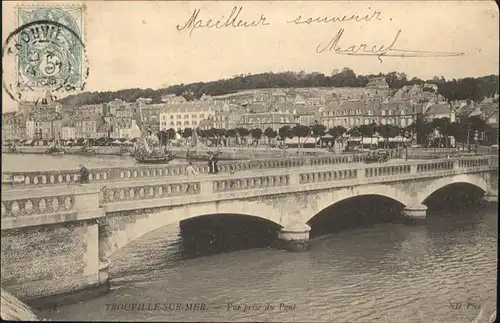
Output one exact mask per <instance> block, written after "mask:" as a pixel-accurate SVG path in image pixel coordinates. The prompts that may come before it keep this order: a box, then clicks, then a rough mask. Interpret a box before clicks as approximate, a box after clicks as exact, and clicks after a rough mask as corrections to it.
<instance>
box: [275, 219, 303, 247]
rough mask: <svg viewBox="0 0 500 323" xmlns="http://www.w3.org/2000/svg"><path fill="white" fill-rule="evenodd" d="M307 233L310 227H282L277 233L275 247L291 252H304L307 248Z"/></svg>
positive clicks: (297, 225) (298, 225) (300, 225)
mask: <svg viewBox="0 0 500 323" xmlns="http://www.w3.org/2000/svg"><path fill="white" fill-rule="evenodd" d="M309 231H311V227H310V226H308V225H307V224H293V225H290V226H287V227H283V228H282V229H281V231H280V232H279V233H278V238H277V239H276V246H277V247H278V248H281V249H285V250H288V251H293V252H299V251H305V250H307V249H308V247H309Z"/></svg>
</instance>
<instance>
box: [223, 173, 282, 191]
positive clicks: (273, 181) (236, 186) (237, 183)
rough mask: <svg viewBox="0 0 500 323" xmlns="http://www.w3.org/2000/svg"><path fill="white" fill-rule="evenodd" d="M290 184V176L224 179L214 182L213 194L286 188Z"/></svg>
mask: <svg viewBox="0 0 500 323" xmlns="http://www.w3.org/2000/svg"><path fill="white" fill-rule="evenodd" d="M289 183H290V176H289V175H269V176H259V177H251V178H236V179H224V180H216V181H214V182H213V192H214V193H219V192H227V191H235V190H244V189H259V188H269V187H279V186H286V185H288V184H289Z"/></svg>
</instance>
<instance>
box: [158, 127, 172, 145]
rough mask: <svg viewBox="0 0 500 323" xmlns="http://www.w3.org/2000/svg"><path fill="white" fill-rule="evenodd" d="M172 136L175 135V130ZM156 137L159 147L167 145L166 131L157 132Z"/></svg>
mask: <svg viewBox="0 0 500 323" xmlns="http://www.w3.org/2000/svg"><path fill="white" fill-rule="evenodd" d="M174 135H175V130H174ZM156 136H157V137H158V141H159V142H160V145H163V146H165V145H167V143H168V133H167V131H165V130H161V131H158V133H157V134H156Z"/></svg>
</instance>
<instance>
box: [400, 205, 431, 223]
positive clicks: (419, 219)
mask: <svg viewBox="0 0 500 323" xmlns="http://www.w3.org/2000/svg"><path fill="white" fill-rule="evenodd" d="M403 216H404V222H405V223H409V224H410V223H413V224H423V223H425V222H426V217H427V206H425V205H423V204H412V205H408V206H406V207H405V208H404V209H403Z"/></svg>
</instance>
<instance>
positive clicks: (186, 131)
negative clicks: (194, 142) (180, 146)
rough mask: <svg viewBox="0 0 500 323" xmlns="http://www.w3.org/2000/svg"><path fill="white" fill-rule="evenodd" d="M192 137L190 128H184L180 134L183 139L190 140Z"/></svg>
mask: <svg viewBox="0 0 500 323" xmlns="http://www.w3.org/2000/svg"><path fill="white" fill-rule="evenodd" d="M192 136H193V129H191V128H184V131H183V132H182V137H183V138H186V139H187V138H190V137H192Z"/></svg>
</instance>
